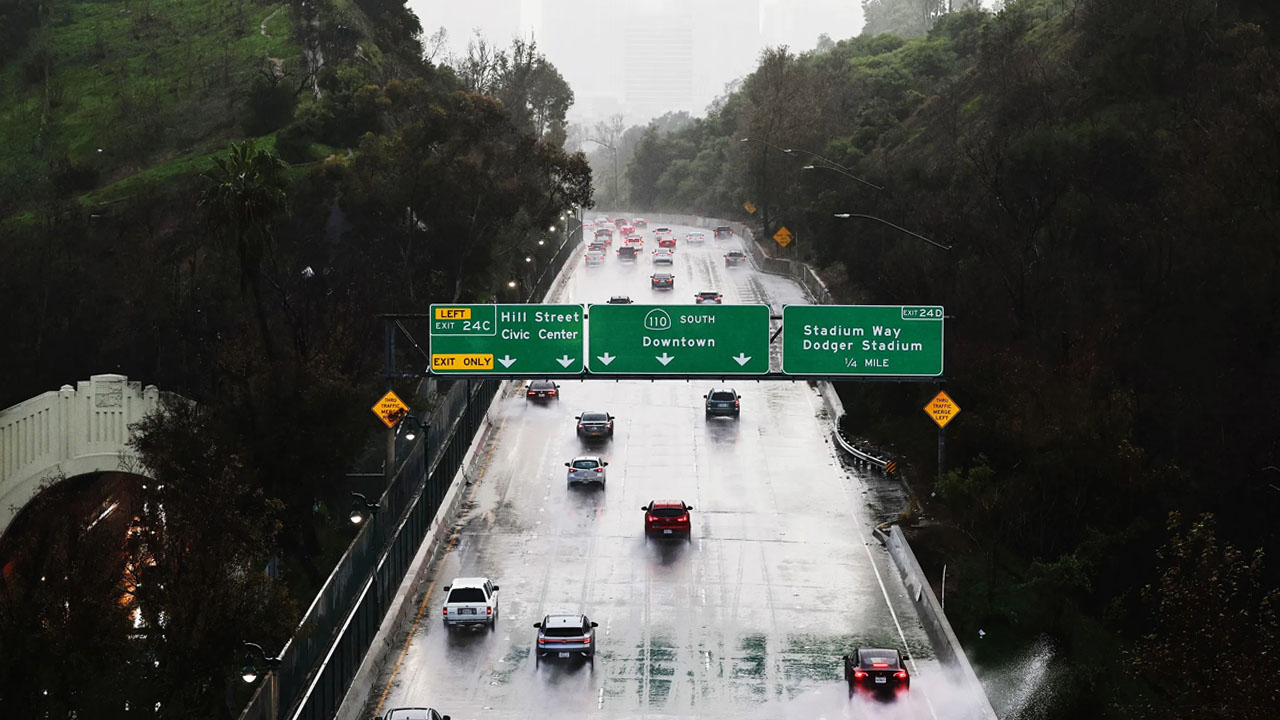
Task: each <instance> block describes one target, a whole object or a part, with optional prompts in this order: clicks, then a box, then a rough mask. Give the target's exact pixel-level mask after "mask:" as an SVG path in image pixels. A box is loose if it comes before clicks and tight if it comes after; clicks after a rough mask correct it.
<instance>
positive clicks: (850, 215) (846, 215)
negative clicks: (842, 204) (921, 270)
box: [835, 213, 951, 250]
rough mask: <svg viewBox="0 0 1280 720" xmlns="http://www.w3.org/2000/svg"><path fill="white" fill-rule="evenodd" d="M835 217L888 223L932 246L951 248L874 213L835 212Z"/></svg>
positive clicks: (895, 228)
mask: <svg viewBox="0 0 1280 720" xmlns="http://www.w3.org/2000/svg"><path fill="white" fill-rule="evenodd" d="M835 217H837V218H840V219H841V220H848V219H849V218H862V219H864V220H874V221H876V222H878V223H880V224H882V225H888V226H889V227H891V228H893V229H894V230H897V231H898V232H902V233H906V234H907V235H910V236H911V237H914V238H918V239H920V240H923V241H925V242H927V243H929V244H930V245H932V246H934V247H936V248H942V249H943V250H950V249H951V246H950V245H943V244H942V243H940V242H937V241H934V240H930V239H929V238H927V237H925V236H923V235H921V234H920V233H916V232H912V231H910V230H908V229H906V228H904V227H902V226H901V225H895V224H893V223H891V222H889V221H888V220H885V219H883V218H878V217H876V216H875V215H864V214H862V213H835Z"/></svg>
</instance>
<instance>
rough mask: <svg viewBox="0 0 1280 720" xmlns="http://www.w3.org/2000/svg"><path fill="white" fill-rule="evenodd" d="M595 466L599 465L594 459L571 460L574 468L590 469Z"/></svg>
mask: <svg viewBox="0 0 1280 720" xmlns="http://www.w3.org/2000/svg"><path fill="white" fill-rule="evenodd" d="M596 467H599V463H597V462H596V461H595V460H574V461H573V469H574V470H591V469H592V468H596Z"/></svg>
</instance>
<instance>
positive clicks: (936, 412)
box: [923, 390, 960, 477]
mask: <svg viewBox="0 0 1280 720" xmlns="http://www.w3.org/2000/svg"><path fill="white" fill-rule="evenodd" d="M923 410H924V413H925V414H926V415H928V416H929V419H930V420H933V422H934V423H936V424H937V426H938V477H942V473H944V472H946V471H947V423H949V422H951V421H952V420H953V419H954V418H955V416H957V415H959V414H960V406H959V405H957V404H956V402H955V401H954V400H952V399H951V396H950V395H948V394H947V391H946V390H941V391H939V392H938V394H937V395H934V396H933V399H932V400H930V401H929V404H927V405H925V406H924V408H923Z"/></svg>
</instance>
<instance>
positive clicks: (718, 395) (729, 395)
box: [711, 391, 735, 402]
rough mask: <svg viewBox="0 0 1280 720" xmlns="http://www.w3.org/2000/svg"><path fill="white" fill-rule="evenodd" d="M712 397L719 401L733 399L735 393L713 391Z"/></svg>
mask: <svg viewBox="0 0 1280 720" xmlns="http://www.w3.org/2000/svg"><path fill="white" fill-rule="evenodd" d="M711 399H712V400H716V401H718V402H725V401H733V400H734V399H735V398H734V395H733V393H731V392H725V391H719V392H713V393H711Z"/></svg>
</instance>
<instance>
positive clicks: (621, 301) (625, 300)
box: [608, 295, 632, 305]
mask: <svg viewBox="0 0 1280 720" xmlns="http://www.w3.org/2000/svg"><path fill="white" fill-rule="evenodd" d="M631 302H632V300H631V298H630V297H628V296H626V295H614V296H613V297H611V298H609V302H608V304H609V305H630V304H631Z"/></svg>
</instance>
